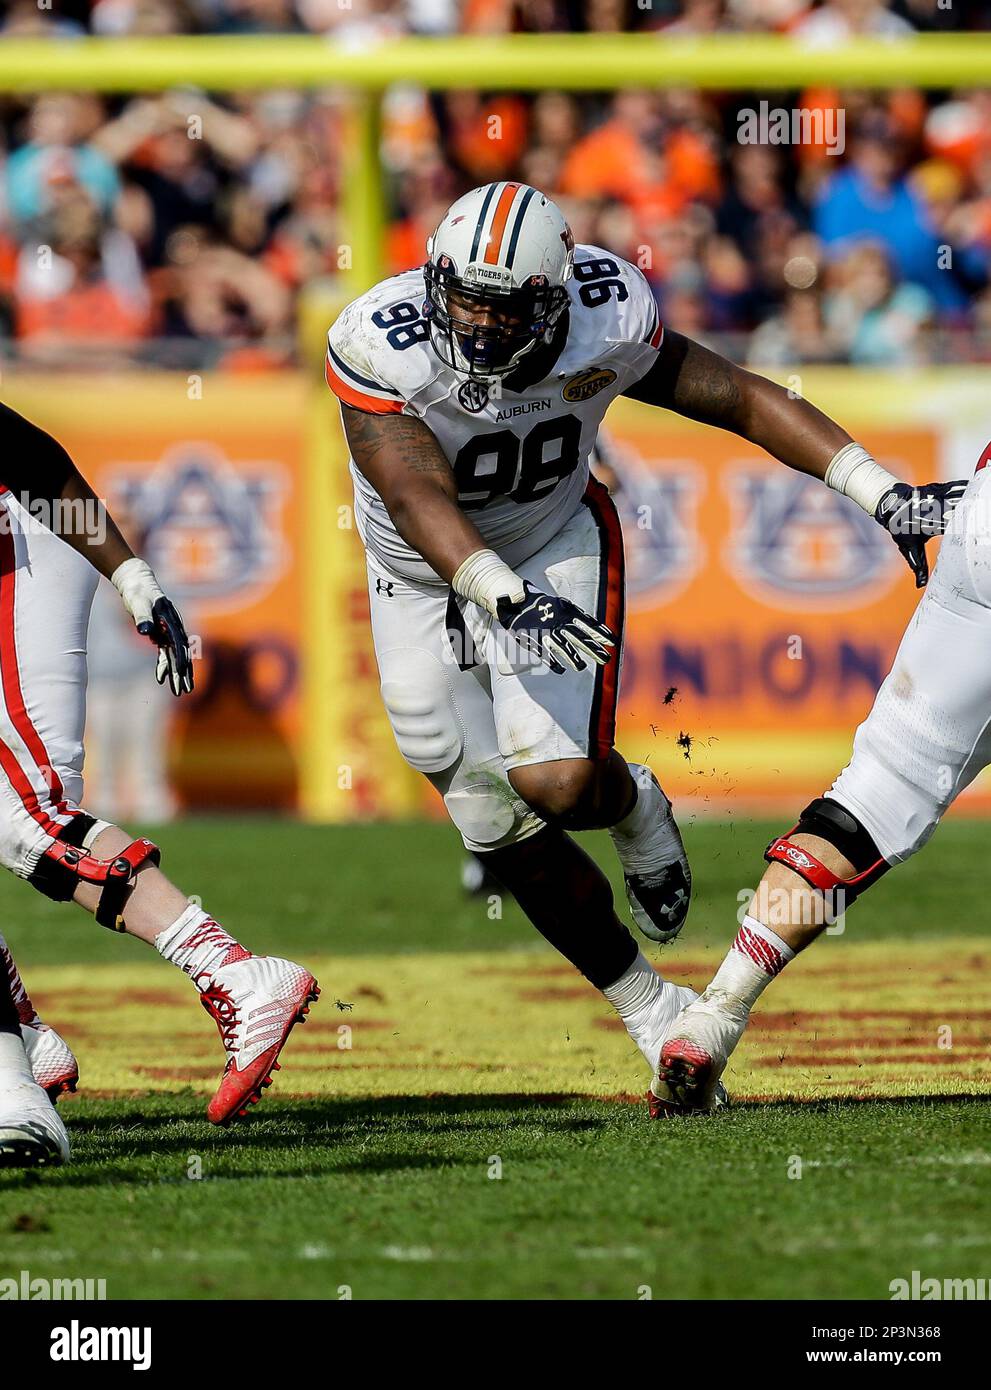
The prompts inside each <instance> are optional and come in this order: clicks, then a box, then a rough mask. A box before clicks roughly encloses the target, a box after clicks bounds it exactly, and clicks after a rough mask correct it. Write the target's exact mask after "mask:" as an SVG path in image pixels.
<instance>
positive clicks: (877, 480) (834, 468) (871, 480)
mask: <svg viewBox="0 0 991 1390" xmlns="http://www.w3.org/2000/svg"><path fill="white" fill-rule="evenodd" d="M898 481H899V479H898V478H896V477H895V475H894V474H893V473H889V472H888V470H887V469H886V468H882V467H881V465H880V464H879V463H878V462H877V461H876V460H875V459H872V458H871V456H870V454H869V453H868V452H867V450H866V449H864V448H862V447H861V445H859V444H845V445H844V446H843V448H842V449H841V450H840V451H839V453H838V454H834V455H833V457H832V459H830V462H829V467H828V468H827V469H826V475H825V477H824V479H823V482H825V484H826V486H827V487H831V488H833V489H835V491H836V492H842V493H843V494H844V496H846V497H851V498H852V499H853V501H854V502H856V503H857V504H858V506H861V507H863V509H864V511H865V512H867V513H868V514H869V515H870V516H873V515H874V513H875V512H876V511H877V504H878V503H879V502H880V500H881V498H882V497H883V496H884V494H885V493H886V492H890V491H891V489H892V488H893V487H894V485H895V483H897V482H898Z"/></svg>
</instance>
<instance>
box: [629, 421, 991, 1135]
mask: <svg viewBox="0 0 991 1390" xmlns="http://www.w3.org/2000/svg"><path fill="white" fill-rule="evenodd" d="M989 460H991V444H989V445H988V447H987V449H985V451H984V454H983V456H982V457H981V460H980V462H979V463H978V466H977V471H976V472H975V474H974V477H973V479H972V480H971V482H970V483H969V485H967V487H966V490H965V491H964V493H963V497H962V499H961V500H960V502H959V504H958V506H957V507H956V510H955V511H954V513H953V515H952V518H951V520H950V524H949V527H948V529H947V532H946V535H945V538H944V540H943V544H942V547H941V549H940V553H939V558H938V560H937V561H936V567H935V569H934V571H933V577H932V582H931V583H930V584H929V585H928V587H927V588H926V592H925V594H924V595H923V598H922V601H921V603H920V604H919V606H918V608H917V609H916V611H915V614H914V615H913V617H912V619H911V621H910V622H909V624H908V627H907V628H906V630H905V634H904V636H903V638H902V641H901V645H900V646H899V648H898V651H897V653H896V655H895V660H894V664H893V665H892V668H891V670H890V672H889V673H888V675H887V677H886V678H885V680H884V682H883V684H882V685H881V688H880V690H879V691H878V693H877V697H876V699H875V701H874V704H873V706H872V708H871V711H870V713H869V714H868V716H867V718H866V719H865V720H864V722H863V723H862V724H861V725H860V727H859V728H858V730H857V733H856V736H855V738H854V744H853V757H852V758H851V760H850V762H849V763H848V764H847V766H846V767H845V768H844V769H843V771H842V772H841V773H840V775H839V777H837V779H836V781H835V782H834V783H833V785H832V787H831V788H830V789H829V791H827V792H826V793H825V795H824V796H821V797H820V798H819V799H818V800H816V801H813V802H812V803H811V804H810V805H809V806H806V808H805V810H804V811H803V812H802V814H801V816H800V818H799V820H798V824H797V825H794V826H793V827H792V828H791V830H789V831H788V833H787V834H786V835H782V836H780V837H779V838H778V839H776V840H774V841H772V843H771V844H770V845H769V846H768V849H767V851H766V853H765V855H764V858H765V859H766V860H767V861H768V865H769V867H768V869H767V871H766V872H765V874H764V877H763V879H762V880H761V883H760V887H759V888H758V890H757V893H756V895H755V896H754V898H753V900H752V902H751V903H750V906H749V911H748V914H747V916H746V917H745V918H744V920H743V923H742V925H741V927H740V930H739V932H738V933H737V935H736V939H735V940H734V942H733V945H732V947H731V949H730V951H729V953H728V955H727V956H726V959H725V960H724V961H723V963H722V965H721V966H720V967H719V969H718V971H717V972H716V974H715V976H714V978H713V980H712V982H711V984H710V985H709V986H708V988H707V989H706V990H705V992H704V994H702V995H701V997H700V998H699V999H698V1000H697V1001H695V1002H694V1003H692V1004H690V1005H689V1006H688V1007H687V1008H686V1009H685V1010H684V1012H683V1013H682V1014H681V1015H680V1017H679V1018H678V1019H677V1021H676V1023H675V1025H674V1027H673V1029H672V1031H671V1034H670V1037H669V1038H668V1039H667V1040H666V1041H665V1043H664V1045H663V1047H662V1049H661V1054H660V1058H659V1064H658V1069H657V1072H656V1074H655V1077H654V1081H653V1083H652V1086H651V1091H650V1094H649V1097H648V1099H649V1100H650V1104H651V1108H652V1110H653V1112H654V1113H655V1114H666V1113H680V1112H683V1111H686V1110H706V1109H709V1108H711V1107H712V1106H713V1103H714V1101H715V1100H716V1098H717V1096H718V1094H719V1086H720V1082H719V1078H720V1076H721V1075H722V1072H723V1069H724V1068H725V1066H726V1063H727V1061H728V1059H729V1057H730V1054H731V1053H732V1052H733V1049H734V1048H735V1047H736V1045H737V1043H738V1042H739V1041H740V1038H741V1036H742V1034H743V1031H744V1029H745V1028H746V1026H747V1020H748V1019H749V1017H750V1010H751V1009H752V1008H753V1006H754V1004H755V1003H756V1001H757V1000H758V998H759V997H760V995H761V994H762V993H763V992H764V990H765V989H766V988H767V986H768V985H769V984H770V983H771V981H772V980H773V979H775V978H776V977H777V976H778V975H780V973H781V971H782V970H783V969H784V968H785V966H786V965H787V964H788V962H789V961H790V960H792V959H793V958H794V957H795V956H796V955H797V953H798V952H799V951H801V950H804V949H805V947H806V946H808V945H809V944H810V942H812V941H814V940H815V939H816V937H817V936H819V935H820V933H821V932H822V931H823V930H824V928H825V927H826V926H827V925H828V924H829V923H831V922H834V921H835V920H836V918H837V916H838V915H839V913H841V912H842V911H844V910H845V908H846V907H849V906H850V905H851V904H852V903H853V902H854V901H855V900H856V899H857V897H858V896H859V895H860V894H861V893H863V892H865V891H866V890H867V889H868V888H870V887H871V885H872V884H874V883H876V882H877V880H878V879H879V878H880V877H881V875H882V874H885V873H887V872H888V870H889V869H891V868H894V867H895V866H896V865H898V864H902V863H904V862H905V860H906V859H908V858H910V857H911V856H912V855H913V854H915V853H916V851H917V850H920V849H921V848H922V846H923V845H924V844H925V843H926V841H927V840H928V839H929V837H930V836H931V835H932V833H933V831H934V830H935V829H936V827H937V825H938V824H939V822H940V820H941V819H942V817H943V815H944V813H945V812H946V810H947V809H948V808H949V807H950V806H951V805H952V804H953V802H954V801H955V800H956V798H957V797H958V796H959V795H960V793H961V792H962V791H963V789H964V788H965V787H966V786H969V784H970V783H971V782H972V781H973V780H974V778H975V777H976V776H977V774H978V773H979V772H980V771H981V769H982V768H985V767H987V766H988V764H989V763H991V468H989V467H988V462H989Z"/></svg>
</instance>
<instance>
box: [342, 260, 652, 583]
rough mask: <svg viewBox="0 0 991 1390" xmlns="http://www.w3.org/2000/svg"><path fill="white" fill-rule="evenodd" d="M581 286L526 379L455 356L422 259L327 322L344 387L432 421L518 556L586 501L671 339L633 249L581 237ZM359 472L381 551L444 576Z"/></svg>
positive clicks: (396, 567) (466, 483)
mask: <svg viewBox="0 0 991 1390" xmlns="http://www.w3.org/2000/svg"><path fill="white" fill-rule="evenodd" d="M567 288H568V294H569V296H570V301H571V304H570V315H569V324H568V334H567V340H566V342H565V346H564V348H563V350H562V352H561V354H560V356H559V357H558V359H557V361H556V362H555V363H554V364H553V366H552V367H551V370H550V373H549V374H548V375H547V376H546V377H544V378H543V380H542V381H538V382H535V383H534V384H533V385H531V386H527V387H526V388H525V389H523V390H521V391H519V392H515V391H512V390H511V389H510V388H509V387H508V386H507V385H506V384H505V382H500V381H498V380H492V381H491V382H487V383H486V382H480V381H475V380H471V379H469V378H468V377H466V376H465V375H463V374H461V373H459V372H456V371H454V370H453V369H452V368H450V367H447V366H445V365H444V363H443V362H441V360H440V358H439V357H438V356H437V354H436V353H435V352H434V349H433V348H432V347H431V345H430V341H429V338H428V334H427V324H426V321H425V320H424V319H423V317H422V315H421V308H422V305H423V300H424V284H423V272H422V270H411V271H407V272H406V273H405V274H403V275H396V276H393V277H392V278H391V279H389V280H383V281H382V283H381V284H379V285H376V286H375V288H374V289H371V290H369V291H368V292H367V293H366V294H363V295H362V296H361V297H360V298H359V299H356V300H354V302H353V303H351V304H349V305H348V306H347V308H346V309H345V310H344V311H343V312H342V313H341V315H340V317H339V318H338V319H337V321H336V322H335V324H334V325H333V327H332V328H331V330H330V332H329V333H328V335H327V383H328V385H329V386H330V388H331V390H332V391H333V392H334V393H335V394H336V395H337V396H338V397H339V398H340V399H341V400H342V401H343V402H345V403H346V404H347V405H351V406H354V407H356V408H357V409H358V410H364V411H369V412H371V413H373V414H405V415H415V416H417V417H419V419H421V420H423V421H424V423H425V424H426V425H428V426H429V428H430V429H431V430H432V431H433V433H434V435H435V436H436V437H437V440H438V443H439V444H440V447H441V449H442V450H443V452H444V455H445V457H446V458H447V460H448V462H449V463H450V465H451V467H452V469H453V470H454V474H455V477H456V478H457V482H458V500H459V502H460V505H461V506H462V507H463V508H464V510H465V511H466V512H467V513H468V514H469V515H470V516H471V518H472V520H473V521H474V523H475V525H476V526H477V527H478V529H479V531H481V533H482V535H483V536H484V537H485V540H486V542H487V544H488V545H490V546H491V548H492V549H493V550H495V551H497V552H498V554H499V555H500V556H501V557H502V559H503V560H505V562H506V563H507V564H508V565H513V566H515V565H519V564H522V562H523V561H524V560H526V559H528V558H529V556H531V555H533V554H535V553H536V552H537V551H538V550H540V549H541V548H542V547H543V546H544V545H545V544H546V543H547V542H548V541H549V540H550V539H551V537H552V536H554V535H555V534H556V533H557V532H558V531H559V530H560V529H561V527H562V526H563V525H564V524H565V522H566V521H567V520H568V518H569V517H570V516H571V515H572V513H573V512H574V510H575V508H576V507H577V506H578V505H579V503H580V501H581V498H582V494H583V493H584V491H585V487H586V484H587V482H588V459H589V454H590V452H591V450H592V446H593V445H594V443H595V437H596V434H597V432H598V429H599V425H600V424H601V422H602V417H603V416H604V415H605V413H606V409H607V407H608V406H609V403H610V402H611V401H613V400H615V398H616V397H617V396H618V395H619V394H620V393H621V392H622V391H624V390H626V388H627V387H629V386H632V385H633V383H634V382H636V381H638V380H640V378H641V377H642V376H644V375H645V373H646V372H647V371H648V370H649V369H650V367H651V365H652V364H653V362H654V360H655V358H656V356H657V351H658V348H659V347H660V345H661V341H662V338H663V332H664V330H663V327H662V325H661V324H660V322H659V319H658V314H657V306H656V304H655V303H654V297H653V295H652V294H651V292H650V287H649V286H648V284H647V281H646V280H645V279H644V277H643V275H642V274H641V273H640V271H639V270H637V268H636V267H635V266H633V265H630V264H629V262H628V261H624V260H621V259H620V258H619V257H618V256H614V255H612V254H611V253H610V252H608V251H604V250H602V249H601V248H600V247H597V246H577V247H576V248H575V270H574V276H573V277H572V278H571V279H570V280H569V281H568V282H567ZM535 350H536V351H539V349H535ZM526 364H527V359H526V358H524V359H523V364H522V365H523V369H524V370H525V369H526ZM351 475H352V478H353V480H354V490H355V516H356V520H357V524H358V531H359V533H360V535H361V538H362V540H363V541H364V543H365V546H366V548H367V549H368V551H369V552H370V554H371V555H372V556H373V557H374V558H375V559H376V560H378V561H379V562H380V563H381V564H383V565H384V566H385V567H386V568H387V569H388V570H391V571H392V572H393V573H394V574H397V575H400V576H402V577H403V578H406V579H413V580H418V581H420V582H424V581H425V582H428V583H429V582H437V581H438V576H437V574H436V573H435V572H434V570H432V569H431V567H430V566H429V565H428V564H427V562H426V561H425V560H424V559H423V557H422V556H421V555H418V554H417V553H416V551H414V550H413V549H412V548H411V547H410V546H408V545H407V544H406V542H405V541H404V540H403V539H402V537H401V536H400V535H399V534H398V532H397V531H396V528H395V527H394V526H393V524H392V521H391V519H390V517H389V514H388V512H387V511H386V509H385V505H384V503H383V502H382V499H381V498H380V497H379V495H378V493H377V492H376V491H375V489H374V488H373V487H372V486H371V484H370V483H369V482H368V480H367V479H366V478H364V477H363V476H362V474H361V472H360V471H359V469H358V468H357V467H356V465H355V463H354V460H352V461H351Z"/></svg>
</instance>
